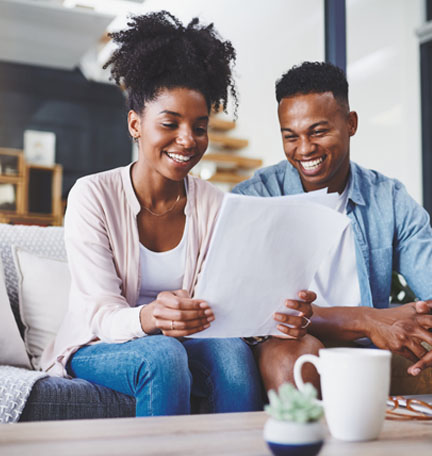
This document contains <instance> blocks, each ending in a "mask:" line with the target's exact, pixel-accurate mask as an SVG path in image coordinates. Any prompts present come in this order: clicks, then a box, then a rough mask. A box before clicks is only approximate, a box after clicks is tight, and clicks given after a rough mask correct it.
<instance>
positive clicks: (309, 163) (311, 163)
mask: <svg viewBox="0 0 432 456" xmlns="http://www.w3.org/2000/svg"><path fill="white" fill-rule="evenodd" d="M326 158H327V155H323V156H322V157H318V158H315V159H313V160H298V162H299V163H300V165H301V167H302V168H303V170H304V171H306V172H308V173H310V172H315V171H318V169H319V168H320V165H321V163H323V162H324V160H325V159H326Z"/></svg>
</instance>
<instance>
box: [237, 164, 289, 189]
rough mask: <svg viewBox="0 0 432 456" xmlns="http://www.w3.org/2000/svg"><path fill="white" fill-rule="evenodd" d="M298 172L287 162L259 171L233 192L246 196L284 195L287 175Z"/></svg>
mask: <svg viewBox="0 0 432 456" xmlns="http://www.w3.org/2000/svg"><path fill="white" fill-rule="evenodd" d="M293 171H294V172H296V171H295V169H294V168H292V167H291V166H290V165H289V163H288V161H287V160H282V161H281V162H279V163H277V164H275V165H271V166H266V167H264V168H261V169H259V170H258V171H256V172H255V174H254V175H253V176H252V177H251V178H250V179H247V180H245V181H243V182H241V183H240V184H238V185H236V186H235V187H234V188H233V190H232V192H233V193H240V194H244V195H258V196H277V195H281V194H283V183H284V181H285V179H286V176H287V174H289V173H290V172H293Z"/></svg>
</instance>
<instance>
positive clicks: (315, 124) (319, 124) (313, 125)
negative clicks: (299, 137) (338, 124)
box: [309, 120, 329, 130]
mask: <svg viewBox="0 0 432 456" xmlns="http://www.w3.org/2000/svg"><path fill="white" fill-rule="evenodd" d="M328 124H329V123H328V121H327V120H320V121H319V122H315V123H314V124H312V125H311V126H310V127H309V130H313V129H314V128H316V127H320V126H328Z"/></svg>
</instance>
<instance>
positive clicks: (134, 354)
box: [42, 12, 262, 416]
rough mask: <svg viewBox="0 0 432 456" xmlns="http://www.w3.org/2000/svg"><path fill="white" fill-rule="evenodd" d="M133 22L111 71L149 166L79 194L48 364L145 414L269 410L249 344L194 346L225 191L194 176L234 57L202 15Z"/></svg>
mask: <svg viewBox="0 0 432 456" xmlns="http://www.w3.org/2000/svg"><path fill="white" fill-rule="evenodd" d="M128 26H129V28H128V29H126V30H124V31H121V32H118V33H114V34H112V37H113V39H114V41H115V42H116V43H117V44H118V45H119V47H118V49H117V50H116V51H115V52H114V54H113V56H112V57H111V59H110V60H109V61H108V63H107V64H106V66H111V67H112V68H111V71H112V75H113V77H114V79H115V81H116V82H117V84H119V85H121V86H123V87H124V88H125V89H126V91H127V96H128V102H129V109H130V110H129V113H128V126H129V132H130V134H131V136H132V137H133V139H134V140H135V141H137V143H138V147H139V158H138V161H137V162H135V163H133V164H131V165H129V166H127V167H125V168H118V169H114V170H110V171H107V172H103V173H99V174H95V175H92V176H87V177H85V178H82V179H80V180H79V181H77V183H76V184H75V185H74V187H73V189H72V190H71V192H70V195H69V200H68V209H67V214H66V219H65V242H66V248H67V254H68V259H69V264H70V270H71V277H72V285H71V294H70V305H69V311H68V314H67V316H66V318H65V320H64V322H63V324H62V327H61V329H60V331H59V333H58V335H57V338H56V340H55V342H54V343H53V345H51V346H50V347H49V348H48V349H47V350H46V351H45V353H44V355H43V360H42V365H43V367H44V368H45V369H46V370H48V371H49V372H50V373H52V374H54V375H63V376H66V375H70V376H72V377H79V378H83V379H86V380H88V381H91V382H94V383H98V384H101V385H104V386H107V387H109V388H112V389H114V390H117V391H120V392H122V393H125V394H128V395H132V396H135V398H136V415H137V416H146V415H172V414H187V413H190V397H191V394H192V395H195V396H199V397H201V398H204V399H205V400H206V401H207V403H208V407H209V409H210V411H213V412H231V411H247V410H258V409H260V408H261V407H262V404H261V397H260V381H259V375H258V373H257V368H256V366H255V363H254V360H253V356H252V354H251V351H250V349H249V347H248V346H247V345H246V344H245V343H244V342H243V341H242V340H240V339H184V338H183V337H184V336H189V335H191V334H193V333H196V332H198V331H201V330H203V329H205V328H207V327H208V326H209V325H210V324H211V322H212V321H213V320H214V315H213V312H212V310H211V308H210V306H209V305H208V304H207V303H206V302H204V301H203V300H200V299H192V298H191V296H192V293H193V287H194V284H195V281H196V278H197V274H198V272H199V270H200V267H201V264H202V261H203V258H204V256H205V254H206V251H207V247H208V242H209V237H210V234H211V231H212V228H213V224H214V221H215V218H216V215H217V212H218V209H219V205H220V202H221V198H222V194H221V192H220V191H218V190H217V189H215V188H214V187H213V186H211V185H210V184H208V183H206V182H204V181H200V180H199V179H195V178H192V177H190V176H189V175H188V173H189V171H190V170H191V169H192V167H193V166H194V165H196V164H197V163H198V162H199V161H200V159H201V158H202V156H203V154H204V152H205V150H206V148H207V145H208V136H207V127H208V121H209V112H210V110H211V108H213V107H214V108H219V107H220V106H222V107H223V108H224V109H225V108H226V105H227V97H228V92H231V94H233V95H234V98H235V95H236V92H235V88H234V84H233V80H232V74H231V64H232V63H233V62H234V60H235V51H234V49H233V47H232V45H231V43H230V42H228V41H222V40H221V39H220V38H219V37H218V36H217V34H216V32H215V30H214V28H213V25H209V26H205V27H204V26H201V25H200V24H199V22H198V19H194V20H192V22H190V24H189V25H188V26H187V27H184V26H183V25H182V24H181V23H180V22H179V21H178V20H177V19H176V18H175V17H174V16H172V15H171V14H169V13H167V12H159V13H152V14H148V15H144V16H137V17H134V18H132V19H131V20H130V22H129V23H128ZM172 290H174V291H172Z"/></svg>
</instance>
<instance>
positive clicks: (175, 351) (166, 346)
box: [129, 336, 190, 384]
mask: <svg viewBox="0 0 432 456" xmlns="http://www.w3.org/2000/svg"><path fill="white" fill-rule="evenodd" d="M144 339H147V340H144ZM136 341H137V342H136V343H134V344H133V347H132V350H131V352H130V354H129V358H130V359H131V361H132V364H133V368H134V378H135V381H136V382H137V383H139V382H142V381H145V382H146V381H148V379H149V378H151V379H153V380H160V379H162V380H163V381H164V382H165V383H166V382H171V383H173V384H175V383H182V384H185V383H186V384H189V383H190V372H189V368H188V357H187V353H186V350H185V349H184V347H183V345H182V343H181V342H179V341H178V340H177V339H174V338H172V337H167V336H148V337H146V338H143V339H136Z"/></svg>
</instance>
